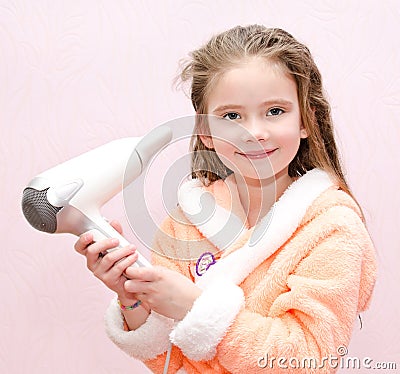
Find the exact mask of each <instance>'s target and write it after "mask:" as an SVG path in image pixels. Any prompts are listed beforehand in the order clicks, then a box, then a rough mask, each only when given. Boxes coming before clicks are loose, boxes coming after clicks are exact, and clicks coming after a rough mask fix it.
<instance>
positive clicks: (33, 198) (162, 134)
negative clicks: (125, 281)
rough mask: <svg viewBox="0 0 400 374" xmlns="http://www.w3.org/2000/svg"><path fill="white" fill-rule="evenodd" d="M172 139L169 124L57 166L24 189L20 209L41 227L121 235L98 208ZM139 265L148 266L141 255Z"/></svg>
mask: <svg viewBox="0 0 400 374" xmlns="http://www.w3.org/2000/svg"><path fill="white" fill-rule="evenodd" d="M171 139H172V130H171V129H170V128H169V127H168V126H160V127H156V128H155V129H154V130H152V131H151V132H149V133H148V134H147V135H145V136H144V137H135V138H122V139H119V140H114V141H112V142H110V143H107V144H105V145H103V146H100V147H98V148H95V149H93V150H91V151H89V152H86V153H84V154H82V155H80V156H78V157H75V158H73V159H71V160H68V161H66V162H64V163H62V164H60V165H57V166H55V167H53V168H51V169H49V170H47V171H45V172H43V173H41V174H39V175H37V176H36V177H35V178H33V179H32V180H31V181H30V183H29V184H28V186H27V187H26V188H25V189H24V191H23V197H22V211H23V213H24V216H25V218H26V219H27V220H28V222H29V223H30V224H31V225H32V226H33V227H34V228H35V229H37V230H40V231H44V232H47V233H71V234H74V235H77V236H79V235H81V234H83V233H84V232H86V231H89V230H92V232H93V237H94V240H95V241H98V240H101V239H104V238H110V237H111V238H118V239H119V247H123V246H126V245H128V244H129V243H128V241H127V240H126V239H125V238H124V237H123V236H121V235H120V234H119V233H118V232H117V231H116V230H115V229H114V228H113V227H112V226H111V225H110V224H109V223H108V222H107V221H106V220H105V219H104V218H103V217H102V215H101V214H100V208H101V207H102V206H103V205H104V204H105V203H106V202H107V201H108V200H110V199H111V198H112V197H113V196H114V195H115V194H117V193H118V192H119V191H121V189H122V188H124V187H126V186H127V185H128V184H129V183H131V182H132V181H134V180H135V179H136V178H137V177H138V176H139V175H140V174H141V173H142V172H143V170H144V168H145V166H146V164H147V163H148V162H149V161H150V160H151V158H152V157H153V156H154V154H155V153H156V152H157V151H159V150H161V149H162V148H163V147H164V146H165V145H166V144H168V143H169V142H170V141H171ZM136 264H137V265H138V266H150V263H149V262H148V261H147V260H146V258H145V257H143V256H142V255H141V254H139V258H138V260H137V262H136Z"/></svg>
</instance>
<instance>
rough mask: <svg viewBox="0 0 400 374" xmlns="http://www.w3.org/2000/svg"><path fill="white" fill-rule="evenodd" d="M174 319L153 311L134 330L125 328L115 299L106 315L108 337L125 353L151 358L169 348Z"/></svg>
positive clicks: (139, 357)
mask: <svg viewBox="0 0 400 374" xmlns="http://www.w3.org/2000/svg"><path fill="white" fill-rule="evenodd" d="M173 326H174V320H173V319H170V318H167V317H164V316H162V315H160V314H158V313H155V312H151V313H150V315H149V317H148V318H147V320H146V322H145V323H144V324H143V325H142V326H140V327H139V328H137V329H136V330H134V331H125V330H124V318H123V316H122V313H121V311H120V308H119V305H118V303H117V298H115V299H113V300H112V301H111V303H110V306H109V307H108V309H107V311H106V315H105V327H106V332H107V335H108V337H109V338H110V339H111V340H112V341H113V342H114V343H115V344H116V345H117V346H118V347H119V348H120V349H122V350H123V351H124V352H125V353H127V354H128V355H130V356H132V357H134V358H137V359H138V360H141V361H145V360H150V359H153V358H155V357H157V356H158V355H160V354H162V353H164V352H165V351H167V350H168V347H169V344H170V341H169V334H170V332H171V331H172V329H173Z"/></svg>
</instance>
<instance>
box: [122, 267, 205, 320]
mask: <svg viewBox="0 0 400 374" xmlns="http://www.w3.org/2000/svg"><path fill="white" fill-rule="evenodd" d="M126 275H127V277H128V278H129V279H128V280H127V281H126V282H125V291H126V292H127V293H128V294H135V296H136V298H137V299H139V300H141V301H142V302H144V303H146V304H147V305H148V306H149V307H150V308H151V309H152V310H154V311H155V312H157V313H159V314H162V315H164V316H166V317H169V318H173V319H175V320H181V319H183V318H184V317H185V315H186V314H187V312H188V311H189V310H190V309H191V308H192V305H193V303H194V301H195V300H196V299H197V298H198V297H199V296H200V294H201V293H202V291H201V289H200V288H198V287H197V286H196V285H195V284H194V283H193V282H192V281H191V280H190V279H188V278H186V277H185V276H184V275H182V274H180V273H178V272H176V271H173V270H169V269H167V268H164V267H162V266H155V267H151V268H144V267H141V268H136V267H128V268H127V269H126Z"/></svg>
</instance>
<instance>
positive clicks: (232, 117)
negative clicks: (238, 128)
mask: <svg viewBox="0 0 400 374" xmlns="http://www.w3.org/2000/svg"><path fill="white" fill-rule="evenodd" d="M222 117H223V118H225V119H229V120H231V121H235V120H237V119H240V118H241V117H240V114H239V113H235V112H229V113H226V114H224V115H223V116H222Z"/></svg>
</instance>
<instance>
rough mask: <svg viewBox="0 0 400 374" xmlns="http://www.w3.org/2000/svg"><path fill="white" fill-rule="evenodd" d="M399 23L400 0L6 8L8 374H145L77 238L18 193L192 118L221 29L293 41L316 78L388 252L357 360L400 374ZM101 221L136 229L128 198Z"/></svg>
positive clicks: (0, 313) (1, 189)
mask: <svg viewBox="0 0 400 374" xmlns="http://www.w3.org/2000/svg"><path fill="white" fill-rule="evenodd" d="M399 18H400V3H399V2H398V1H395V0H393V1H389V0H382V1H318V2H315V1H311V0H307V1H301V2H299V1H282V0H279V1H251V2H250V1H237V0H235V1H232V0H225V1H217V2H216V1H194V0H193V1H192V0H190V1H184V0H179V1H172V0H171V1H151V2H148V1H124V0H121V1H111V0H104V1H95V0H85V1H82V0H71V1H61V0H54V1H45V0H41V1H39V0H37V1H29V0H25V1H18V0H14V1H4V0H2V1H0V128H1V136H0V151H1V166H0V180H1V183H0V199H1V209H0V223H1V226H0V227H1V236H2V245H1V248H0V251H1V263H0V285H1V290H2V291H1V292H2V294H1V303H0V305H1V306H0V331H1V339H0V372H1V373H41V374H46V373H53V372H57V373H60V374H62V373H65V374H70V373H76V374H83V373H94V372H96V373H119V374H124V373H147V372H148V370H147V369H146V368H145V367H144V366H143V365H142V364H141V363H140V362H136V361H134V360H132V359H130V358H128V357H127V356H125V355H124V354H123V353H122V352H121V351H119V350H118V349H117V348H116V347H114V345H113V344H112V343H111V342H110V341H109V340H108V339H107V337H106V335H105V333H104V331H103V324H102V323H103V322H102V321H103V314H104V310H105V308H106V306H107V305H108V302H109V300H110V298H111V296H112V294H111V292H109V291H108V290H107V289H106V288H105V287H103V285H102V284H100V282H99V281H98V280H97V279H95V278H94V277H93V276H92V275H91V273H90V272H89V271H87V269H86V268H85V263H84V261H83V258H81V257H80V256H79V255H78V254H76V253H75V251H74V250H73V243H74V242H75V238H74V237H73V236H72V235H53V236H50V235H46V234H42V233H39V232H38V231H35V230H34V229H33V228H31V227H30V226H29V225H28V223H27V222H26V221H25V219H24V218H23V216H22V214H21V208H20V201H21V194H22V190H23V188H24V187H25V185H26V183H27V182H28V181H29V180H30V179H31V178H32V177H33V176H35V175H36V174H37V173H39V172H41V171H43V170H45V169H47V168H49V167H50V166H53V165H55V164H57V163H59V162H61V161H64V160H66V159H68V158H70V157H73V156H76V155H77V154H79V153H82V152H84V151H87V150H89V149H91V148H93V147H96V146H98V145H100V144H103V143H105V142H108V141H110V140H112V139H116V138H119V137H125V136H135V135H142V134H144V133H146V132H147V131H148V130H149V129H151V128H152V127H154V126H156V125H159V124H161V123H163V122H165V121H168V120H171V119H173V118H176V117H180V116H184V115H189V114H192V108H191V104H190V102H189V100H188V99H187V98H186V97H185V95H184V94H183V93H182V92H177V91H175V90H173V89H172V88H171V82H172V79H173V78H174V76H175V74H176V72H177V67H178V64H177V62H178V60H179V59H180V58H182V57H184V56H185V55H186V53H187V52H188V51H190V50H192V49H194V48H196V47H198V46H199V45H200V44H201V43H203V42H205V41H206V40H207V39H208V38H209V37H210V35H211V34H213V33H216V32H219V31H222V30H224V29H226V28H228V27H232V26H234V25H236V24H243V25H244V24H249V23H263V24H265V25H268V26H278V27H282V28H284V29H286V30H288V31H289V32H291V33H292V34H294V35H295V36H296V37H297V38H298V39H299V40H301V41H303V42H305V43H306V44H307V45H308V46H309V47H310V49H311V51H312V53H313V55H314V57H315V59H316V61H317V63H318V65H319V67H320V70H321V72H322V74H323V77H324V80H325V86H326V90H327V92H328V95H329V98H330V101H331V104H332V108H333V116H334V120H335V123H336V133H337V135H338V139H339V140H338V142H339V146H340V149H341V152H342V155H343V158H344V161H345V165H346V170H347V175H348V179H349V181H350V183H351V186H352V188H353V190H354V193H355V194H356V196H357V197H358V199H359V201H360V203H361V205H362V206H363V208H364V211H365V215H366V217H367V221H368V226H369V229H370V232H371V235H372V237H373V240H374V242H375V244H376V248H377V251H378V257H379V279H378V283H377V286H376V292H375V295H374V299H373V302H372V305H371V308H370V310H369V311H368V312H367V313H364V315H363V322H364V328H363V330H361V331H359V325H358V323H356V325H355V331H354V336H353V340H352V342H351V345H350V347H349V355H351V356H357V355H358V356H359V357H361V358H362V357H365V356H369V357H371V358H373V359H374V360H375V361H397V363H398V370H400V369H399V368H400V333H399V315H400V297H399V291H398V288H399V284H400V272H399V270H398V269H399V249H400V245H399V240H398V238H397V237H396V232H397V233H398V225H399V222H400V213H399V212H400V197H399V193H398V183H399V177H398V175H399V172H398V168H399V166H400V163H399V161H400V157H399V154H400V152H399V144H400V142H399V141H400V127H399V118H400V69H399V68H400V48H399V47H400V44H399V41H398V35H399V32H400V27H399V23H398V20H399ZM104 214H105V215H106V216H108V217H115V218H117V219H120V220H121V221H122V222H124V219H125V217H124V210H123V204H122V199H121V196H120V195H119V197H117V198H115V199H114V200H113V201H112V202H111V203H110V204H109V205H108V206H107V208H106V209H105V213H104ZM124 225H125V231H126V235H127V236H128V238H130V239H131V240H132V241H134V240H135V238H134V237H133V235H132V233H130V231H129V228H128V225H127V224H126V222H125V223H124Z"/></svg>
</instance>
